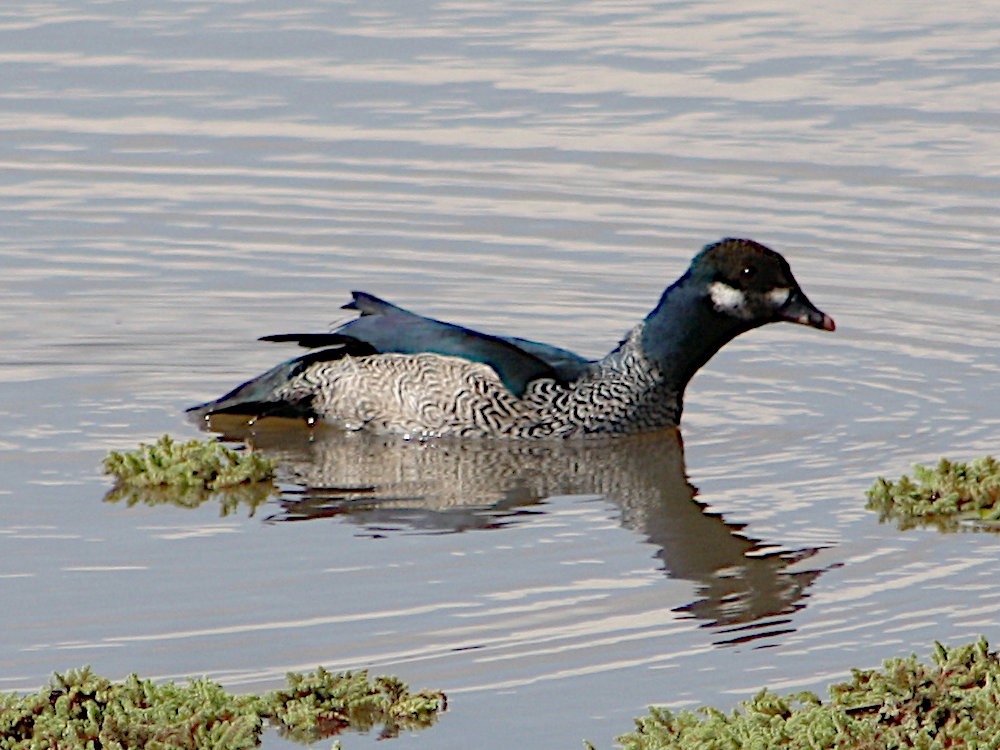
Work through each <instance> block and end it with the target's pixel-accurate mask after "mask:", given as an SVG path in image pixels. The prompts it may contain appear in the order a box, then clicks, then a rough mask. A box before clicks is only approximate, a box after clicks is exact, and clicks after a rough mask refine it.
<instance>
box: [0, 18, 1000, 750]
mask: <svg viewBox="0 0 1000 750" xmlns="http://www.w3.org/2000/svg"><path fill="white" fill-rule="evenodd" d="M993 10H994V9H993V8H992V6H991V4H989V3H978V4H977V3H972V4H966V5H964V6H963V7H962V8H954V7H948V8H946V7H944V6H941V5H940V4H931V3H911V4H908V5H907V6H906V8H905V9H904V8H902V7H899V8H896V7H893V6H885V7H875V6H871V5H870V4H869V5H860V4H853V5H844V4H843V3H829V4H823V3H820V4H819V5H816V4H813V5H811V6H810V7H809V8H808V10H805V9H802V10H799V9H795V8H790V7H786V6H785V5H782V4H773V3H769V2H763V1H758V2H752V3H745V4H742V5H741V6H740V7H738V8H737V7H733V6H732V4H731V3H730V4H726V5H723V4H721V3H698V4H686V3H671V4H609V3H565V4H559V5H555V4H541V5H539V4H529V5H518V4H513V3H512V4H505V5H504V4H501V5H497V4H496V3H490V4H477V3H445V4H437V5H434V4H428V3H413V2H409V3H391V2H384V3H376V4H372V3H367V4H364V5H357V6H355V5H353V4H322V5H315V6H313V5H307V4H297V5H296V4H292V5H286V6H284V7H283V8H281V9H280V10H277V9H274V8H273V7H271V6H270V5H267V4H263V3H256V2H232V3H225V4H209V5H172V6H170V7H169V8H165V7H164V6H163V5H162V4H159V3H157V4H154V3H142V2H140V3H127V4H126V3H101V4H92V3H89V4H85V3H78V4H72V3H58V2H57V3H46V4H21V5H19V6H18V7H17V8H14V7H11V8H10V9H7V10H5V11H4V12H3V13H2V14H0V62H2V64H3V66H4V71H5V75H4V77H3V83H2V84H0V96H2V101H3V106H2V107H0V132H2V136H3V137H2V138H0V217H2V221H3V226H4V232H3V235H2V237H0V257H2V260H3V272H2V274H0V330H2V331H3V332H4V349H3V353H2V354H0V383H2V386H0V420H2V424H3V425H4V427H3V430H2V432H0V502H2V503H3V510H4V512H3V516H2V521H0V549H2V550H3V551H2V553H0V591H2V596H3V598H4V600H5V601H7V602H8V603H12V604H9V605H8V606H7V607H5V608H4V613H3V614H2V615H0V654H2V656H0V688H3V689H8V690H9V689H21V690H28V689H34V688H36V687H37V686H39V685H40V684H42V683H44V682H45V680H46V679H47V677H48V675H49V674H50V673H51V672H52V671H53V670H64V669H67V668H69V667H72V666H75V665H79V664H85V663H89V664H92V665H93V666H94V667H95V669H97V670H98V671H99V672H102V673H105V674H108V675H110V676H123V675H125V674H127V673H128V672H131V671H136V672H138V673H140V674H142V675H144V676H153V677H162V678H183V677H186V676H188V675H203V674H205V675H209V676H211V677H213V678H216V679H219V680H221V681H223V682H224V683H225V684H227V685H228V686H230V687H232V688H233V689H237V690H266V689H269V688H272V687H274V686H275V685H277V684H279V683H280V681H281V678H282V676H283V673H284V672H285V671H286V670H289V669H300V670H304V669H311V668H313V667H315V666H316V665H318V664H324V665H326V666H327V667H330V668H334V669H337V668H353V667H369V668H371V669H372V670H374V671H376V672H393V673H396V674H398V675H399V676H400V677H401V678H403V679H404V680H406V681H407V682H409V683H410V684H411V685H414V686H415V687H425V686H426V687H434V688H440V689H443V690H445V691H446V692H447V693H448V695H449V697H450V708H449V711H448V713H446V714H445V715H444V716H443V717H442V720H441V722H440V723H439V724H438V725H437V726H435V727H434V728H432V729H429V730H426V731H423V732H419V733H416V734H413V735H407V736H404V737H402V738H400V739H398V740H394V741H393V742H394V746H398V747H414V748H418V747H434V748H443V747H464V746H467V745H468V743H469V741H470V740H472V741H475V742H476V744H477V745H479V746H481V747H485V748H492V747H497V748H499V747H509V746H510V745H512V744H518V743H520V744H521V745H524V746H527V747H542V746H544V747H554V746H560V747H577V746H579V744H578V743H579V742H580V740H581V739H582V738H587V739H589V740H591V741H593V742H595V743H596V744H598V745H599V746H602V747H608V746H610V745H611V741H612V738H613V737H614V736H615V735H616V734H618V733H621V732H623V731H627V730H628V729H629V728H630V727H631V719H632V717H633V716H636V715H639V714H640V713H642V712H643V711H644V708H645V706H646V705H647V704H648V703H654V702H655V703H665V704H667V705H670V706H672V707H683V706H694V705H699V704H702V703H711V704H714V705H717V706H720V707H728V706H732V705H735V703H736V702H737V701H739V700H740V699H742V698H744V697H747V696H749V695H750V694H751V693H752V692H754V691H755V690H756V689H758V688H759V687H761V686H763V685H770V686H772V687H775V688H778V689H782V690H791V689H800V688H809V689H814V690H822V689H823V688H824V686H825V685H826V684H827V683H829V682H831V681H834V680H839V679H842V678H844V677H845V676H846V674H847V671H848V669H849V668H850V667H851V666H869V665H875V664H877V663H878V662H879V661H880V660H881V659H882V658H884V657H887V656H896V655H905V654H908V653H910V652H912V651H917V652H918V653H921V654H926V653H928V650H929V648H930V646H931V643H932V642H933V641H934V640H940V641H943V642H947V643H958V642H962V641H966V640H970V639H972V638H975V637H977V636H978V635H980V634H983V635H986V636H987V637H988V638H990V639H991V640H992V641H994V642H997V641H1000V622H998V616H997V612H998V611H1000V607H998V601H997V599H998V593H997V590H996V587H995V585H994V582H995V580H996V575H997V563H996V549H997V546H996V545H997V544H998V538H997V537H996V536H995V535H993V534H984V533H965V534H954V535H943V534H940V533H938V532H936V531H933V530H916V531H908V532H905V533H902V532H900V531H898V530H897V529H896V528H895V527H894V526H892V525H888V524H887V525H880V524H879V523H878V520H877V518H875V517H874V514H872V513H871V512H869V511H866V510H864V491H865V489H866V488H867V487H868V486H869V485H870V484H871V482H872V481H873V480H874V478H875V477H876V476H878V475H887V476H898V475H899V474H900V473H902V472H905V471H907V470H908V469H909V467H910V465H911V464H912V463H914V462H928V461H934V460H936V458H937V457H938V456H940V455H948V456H951V457H952V458H955V459H967V458H971V457H974V456H977V455H982V454H985V453H991V452H992V453H994V454H995V453H996V452H997V444H998V440H997V436H998V432H1000V386H998V383H1000V360H998V357H997V348H998V344H1000V334H998V332H997V325H996V321H997V319H998V316H1000V303H998V301H997V300H998V298H997V293H996V290H997V288H998V282H1000V251H997V250H996V248H995V245H994V241H995V239H994V238H995V236H996V235H997V230H998V228H1000V226H998V225H1000V222H998V219H997V211H996V196H997V195H998V194H1000V142H998V140H997V137H996V133H997V126H998V125H1000V113H998V111H997V108H996V101H997V97H996V95H995V94H996V91H997V90H998V89H997V85H998V78H1000V74H998V72H997V71H998V70H1000V59H998V54H1000V53H998V50H1000V26H997V24H996V23H995V19H994V15H995V14H994V12H993ZM727 234H735V235H739V236H750V237H753V238H755V239H757V240H759V241H762V242H765V243H767V244H769V245H772V246H773V247H775V248H776V249H778V250H780V251H782V252H783V253H784V254H785V255H786V256H787V257H788V258H789V260H790V262H791V264H792V267H793V269H794V271H795V273H796V276H797V277H798V279H799V281H800V282H801V284H802V286H803V288H804V289H805V291H806V293H807V294H808V295H809V296H810V298H811V299H812V300H813V301H814V302H815V303H816V304H817V305H818V306H819V307H820V308H821V309H823V310H824V311H826V312H828V313H829V314H831V315H832V316H833V317H834V318H835V319H836V321H837V324H838V330H837V332H836V333H834V334H824V333H822V332H818V331H814V330H809V329H805V328H800V327H794V326H772V327H769V328H767V329H763V330H760V331H755V332H753V333H751V334H748V335H747V336H745V337H742V338H741V339H740V340H738V341H736V342H734V343H733V344H731V345H730V346H729V347H727V348H726V349H725V350H724V351H723V352H722V353H720V355H719V356H717V357H716V358H715V359H713V361H712V362H711V363H710V364H709V366H708V367H707V368H706V369H705V370H704V371H703V372H702V373H700V374H699V375H698V376H697V377H696V378H695V380H694V381H693V383H692V385H691V388H690V390H689V392H688V399H687V410H686V413H685V418H684V424H683V426H682V429H683V450H681V447H680V445H679V444H678V442H677V441H676V439H674V438H673V437H670V436H668V437H666V438H661V439H655V440H654V439H646V440H642V441H638V442H637V443H633V442H630V441H626V442H624V443H621V444H616V445H614V446H611V447H604V448H599V447H594V446H587V447H579V446H561V447H547V448H541V447H533V448H525V447H516V446H515V447H508V448H505V449H502V450H500V449H498V450H484V449H483V448H482V447H481V446H480V447H475V446H471V447H470V446H460V447H456V446H419V445H398V444H393V443H392V442H391V441H390V443H389V444H386V442H385V441H378V440H375V441H370V440H365V439H360V440H351V441H344V440H338V439H337V436H331V435H329V434H327V433H326V432H325V431H324V432H321V434H320V435H319V436H318V439H317V440H315V441H314V442H312V443H310V442H307V441H305V440H304V439H303V434H302V433H301V431H285V432H278V433H273V434H271V433H269V434H267V435H263V436H258V437H257V441H258V442H259V443H260V444H261V445H262V447H263V448H264V449H266V450H270V451H273V452H274V454H275V455H278V456H280V457H281V458H282V478H283V487H284V488H285V490H286V492H285V494H284V495H283V496H282V497H281V498H278V499H272V500H269V501H267V502H265V503H263V504H262V505H258V506H256V507H255V508H252V509H251V506H250V505H247V504H244V505H242V506H240V507H237V508H235V509H231V511H230V512H229V513H228V514H226V515H223V514H222V510H221V509H220V506H219V504H218V503H216V502H214V501H213V502H208V503H205V504H203V505H201V506H199V507H197V508H195V509H181V508H176V507H172V506H168V505H156V506H149V505H145V504H141V503H140V504H134V505H131V506H130V505H129V504H128V503H126V502H124V501H120V502H104V501H103V498H104V495H105V493H106V491H107V490H108V489H109V484H108V482H107V481H106V480H105V479H104V478H103V477H102V476H101V475H100V469H99V464H100V459H101V458H102V457H103V455H104V454H105V453H106V451H107V450H109V449H113V448H114V449H122V448H131V447H134V446H135V445H136V444H137V443H138V442H139V441H141V440H146V441H148V440H151V439H154V438H155V437H156V436H158V435H160V434H162V433H164V432H169V433H171V434H173V435H175V436H177V437H186V436H190V435H194V434H195V431H194V428H193V427H192V426H190V425H188V424H187V423H185V422H184V421H183V419H182V416H181V412H182V410H183V408H184V407H186V406H189V405H191V404H194V403H197V402H199V401H202V400H205V399H207V398H210V397H214V396H217V395H219V394H220V393H222V392H223V391H224V390H226V389H228V388H230V387H231V386H233V385H235V384H236V383H238V382H240V381H241V380H242V379H245V378H246V377H249V376H251V375H254V374H256V373H257V372H260V371H261V370H263V369H265V368H266V367H269V366H270V365H272V364H274V363H275V362H277V361H278V360H279V359H281V358H282V357H286V356H290V355H291V353H292V349H291V348H289V347H285V346H281V345H274V344H263V343H258V342H256V341H255V339H256V338H257V337H258V336H261V335H264V334H268V333H279V332H285V331H297V330H322V329H323V328H324V327H326V326H327V325H328V324H329V323H331V322H333V321H336V320H339V319H341V318H342V316H343V312H342V311H340V310H339V306H340V305H341V304H342V303H343V302H345V301H346V300H347V299H348V295H349V292H350V290H352V289H357V288H360V289H366V290H369V291H371V292H373V293H376V294H380V295H382V296H385V297H387V298H389V299H391V300H393V301H394V302H397V303H398V304H401V305H404V306H406V307H409V308H411V309H414V310H417V311H419V312H421V313H425V314H429V315H433V316H435V317H440V318H444V319H447V320H453V321H456V322H461V323H466V324H470V325H475V326H477V327H480V328H483V329H486V330H491V331H495V332H498V333H504V334H509V335H520V336H526V337H530V338H533V339H538V340H542V341H549V342H552V343H555V344H559V345H562V346H566V347H568V348H571V349H574V350H576V351H579V352H580V353H582V354H586V355H588V356H598V355H600V354H603V353H604V352H605V351H607V350H608V349H609V348H610V347H611V346H613V345H614V343H615V342H616V341H617V339H618V337H620V336H621V334H622V333H623V332H624V330H626V329H627V328H628V327H629V326H631V325H632V324H634V323H635V322H636V321H637V320H638V319H639V318H640V317H641V316H643V315H644V314H645V313H646V312H647V311H648V309H649V308H650V307H651V306H652V305H653V304H654V303H655V301H656V298H657V297H658V295H659V294H660V292H661V291H662V289H663V287H664V286H665V285H666V284H667V283H669V282H670V281H672V280H673V279H674V278H676V276H677V275H679V274H680V273H681V272H682V271H683V269H684V267H685V266H686V263H687V261H688V260H689V259H690V256H691V255H692V254H693V253H694V251H695V250H697V249H698V248H699V247H700V246H701V245H703V244H705V243H707V242H710V241H713V240H715V239H718V238H719V237H721V236H724V235H727ZM685 477H686V480H685ZM688 482H690V485H693V487H694V488H696V489H697V494H696V496H695V500H694V501H692V499H691V492H692V489H691V487H689V485H688ZM371 742H372V740H370V739H368V738H364V737H357V736H349V737H347V738H346V739H345V745H346V746H349V747H362V746H367V745H369V744H370V743H371ZM323 744H324V745H325V744H326V743H323ZM282 745H283V742H282V741H281V740H280V739H278V738H276V737H273V736H269V738H268V742H267V746H271V747H279V746H282Z"/></svg>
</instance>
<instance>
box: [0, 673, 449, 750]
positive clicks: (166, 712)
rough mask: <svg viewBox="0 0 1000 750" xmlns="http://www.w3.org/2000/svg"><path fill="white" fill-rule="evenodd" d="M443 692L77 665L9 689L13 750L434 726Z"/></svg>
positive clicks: (1, 711)
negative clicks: (184, 677)
mask: <svg viewBox="0 0 1000 750" xmlns="http://www.w3.org/2000/svg"><path fill="white" fill-rule="evenodd" d="M445 706H446V699H445V696H444V693H441V692H439V691H433V690H424V691H421V692H418V693H411V692H410V691H409V688H407V686H406V685H405V684H403V683H402V682H400V681H399V680H397V679H396V678H395V677H375V678H370V677H369V676H368V673H367V672H365V671H357V672H342V673H338V674H333V673H330V672H328V671H326V670H325V669H322V668H320V669H318V670H316V671H314V672H310V673H308V674H297V673H292V674H289V675H288V677H287V684H286V686H285V687H284V688H282V689H280V690H275V691H272V692H270V693H267V694H265V695H263V696H257V695H233V694H231V693H229V692H227V691H226V690H225V689H224V688H223V687H222V686H221V685H219V684H218V683H215V682H212V681H211V680H206V679H198V680H191V681H190V682H189V683H188V684H186V685H178V684H176V683H173V682H166V683H155V682H153V681H151V680H146V679H141V678H139V677H138V676H136V675H134V674H133V675H130V676H129V677H127V678H125V679H124V680H122V681H121V682H112V681H111V680H108V679H106V678H104V677H100V676H98V675H96V674H94V673H93V672H91V671H90V669H89V668H83V669H77V670H72V671H69V672H66V673H65V674H61V675H60V674H57V675H55V676H54V677H53V678H52V681H51V683H50V685H49V686H48V687H46V688H44V689H42V690H40V691H39V692H37V693H32V694H28V695H22V694H17V693H9V694H6V695H0V748H3V749H4V750H43V749H44V748H59V750H98V749H101V750H135V749H137V748H142V749H143V750H206V749H207V748H212V749H213V750H240V748H252V747H256V746H258V745H259V744H260V741H261V735H262V733H263V731H264V728H265V727H266V726H268V725H270V726H273V727H276V728H277V729H278V730H279V731H280V732H281V733H282V734H283V735H285V736H287V737H288V738H290V739H292V740H294V741H296V742H302V743H313V742H316V741H318V740H321V739H323V738H326V737H332V736H334V735H337V734H339V733H341V732H343V731H345V730H348V729H352V730H356V731H369V730H371V729H373V728H374V727H379V736H380V737H382V738H388V737H394V736H396V735H397V734H398V733H399V732H400V731H403V730H411V729H419V728H422V727H427V726H430V725H431V724H433V723H434V722H435V721H436V720H437V716H438V714H439V712H441V711H443V710H444V709H445Z"/></svg>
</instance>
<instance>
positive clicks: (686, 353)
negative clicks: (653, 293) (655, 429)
mask: <svg viewBox="0 0 1000 750" xmlns="http://www.w3.org/2000/svg"><path fill="white" fill-rule="evenodd" d="M704 286H705V285H704V284H698V283H695V282H694V281H693V280H692V279H691V277H690V276H689V275H685V276H683V277H681V278H680V279H679V280H678V281H677V282H676V283H675V284H673V286H671V287H669V288H668V289H667V290H666V291H665V292H664V293H663V296H662V297H660V301H659V303H658V304H657V305H656V307H655V308H654V309H653V311H652V312H651V313H649V315H647V316H646V319H645V320H644V321H643V322H642V323H641V324H640V326H639V327H640V329H641V331H640V332H639V336H638V342H637V343H638V344H639V346H641V347H642V351H643V354H644V356H645V357H646V358H647V359H648V360H650V361H651V362H653V363H655V365H656V366H657V368H658V369H659V370H660V372H661V376H662V377H663V380H664V382H665V384H666V385H667V386H668V387H669V388H671V389H673V390H675V391H677V392H678V393H679V394H683V392H684V388H685V387H686V386H687V384H688V381H689V380H691V378H692V377H693V376H694V374H695V373H696V372H697V371H698V370H699V369H700V368H701V367H702V366H703V365H704V364H705V363H706V362H708V360H709V359H711V358H712V356H714V355H715V353H716V352H717V351H719V349H721V348H722V347H723V346H724V345H725V344H726V343H727V342H729V341H731V340H732V339H733V338H735V337H736V336H738V335H739V334H741V333H743V332H744V331H747V330H749V329H750V328H751V327H752V326H748V325H747V324H746V323H745V322H743V321H739V320H736V319H734V318H733V317H731V316H728V315H724V314H721V313H719V312H717V311H716V310H715V309H714V308H713V306H712V303H711V302H710V300H708V299H707V298H706V295H705V291H704Z"/></svg>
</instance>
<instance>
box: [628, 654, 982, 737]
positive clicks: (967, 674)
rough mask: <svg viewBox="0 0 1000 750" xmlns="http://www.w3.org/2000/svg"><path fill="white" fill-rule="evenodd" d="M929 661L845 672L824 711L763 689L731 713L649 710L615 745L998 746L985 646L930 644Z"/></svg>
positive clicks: (806, 700) (806, 696) (806, 698)
mask: <svg viewBox="0 0 1000 750" xmlns="http://www.w3.org/2000/svg"><path fill="white" fill-rule="evenodd" d="M931 658H932V663H931V664H924V663H922V662H920V661H918V659H917V657H916V656H910V657H908V658H905V659H888V660H886V661H885V662H884V664H883V666H882V669H881V670H877V669H872V670H857V669H856V670H852V679H851V681H850V682H846V683H842V684H838V685H833V686H831V687H830V689H829V690H830V700H829V702H827V703H823V702H822V701H821V700H820V699H819V697H818V696H816V695H815V694H813V693H809V692H803V693H796V694H793V695H789V696H784V697H782V696H779V695H776V694H775V693H772V692H770V691H769V690H766V689H765V690H762V691H761V692H760V693H758V694H757V695H756V696H754V698H753V699H751V700H749V701H746V702H744V703H742V704H741V707H740V709H737V710H735V711H733V712H732V713H731V714H725V713H723V712H721V711H718V710H716V709H713V708H702V709H700V710H699V711H698V712H692V711H681V712H678V713H673V712H671V711H668V710H666V709H661V708H651V709H650V711H649V714H648V715H646V716H644V717H642V718H639V719H636V729H635V730H634V731H632V732H630V733H629V734H626V735H623V736H621V737H619V738H618V742H619V743H620V744H621V746H622V748H624V750H742V749H743V748H746V749H747V750H750V749H752V748H753V749H755V748H761V749H764V748H766V749H767V750H814V749H815V748H824V750H826V749H829V750H848V748H850V750H869V749H872V750H874V748H887V747H900V748H902V747H911V748H926V749H927V750H931V748H946V747H965V748H970V750H971V749H972V748H995V747H1000V661H998V659H997V655H996V654H995V653H990V651H989V645H988V644H987V642H986V641H985V640H983V639H981V640H980V641H979V642H978V643H973V644H969V645H966V646H960V647H956V648H947V647H945V646H942V645H941V644H936V648H935V650H934V653H933V654H932V655H931Z"/></svg>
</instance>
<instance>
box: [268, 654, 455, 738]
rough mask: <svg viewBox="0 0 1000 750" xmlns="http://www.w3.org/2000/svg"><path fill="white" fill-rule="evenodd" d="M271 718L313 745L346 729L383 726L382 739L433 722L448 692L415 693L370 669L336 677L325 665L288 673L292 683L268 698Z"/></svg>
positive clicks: (286, 731) (289, 733) (288, 731)
mask: <svg viewBox="0 0 1000 750" xmlns="http://www.w3.org/2000/svg"><path fill="white" fill-rule="evenodd" d="M267 702H268V707H269V716H271V717H273V718H274V719H275V720H276V721H277V722H278V723H279V724H280V725H281V727H282V733H283V734H285V735H287V736H288V737H290V738H291V739H294V740H295V741H297V742H303V743H313V742H316V741H317V740H319V739H322V738H323V737H328V736H330V735H332V734H336V733H338V732H340V731H341V730H342V729H344V728H345V727H352V728H354V729H358V730H361V731H367V730H369V729H371V728H372V727H373V726H375V725H376V724H381V725H382V729H381V731H380V732H379V737H380V738H383V739H384V738H388V737H395V736H396V735H397V734H399V732H400V730H401V729H413V728H417V727H426V726H430V725H431V724H433V723H434V722H435V721H436V720H437V714H438V712H439V711H441V710H443V709H444V708H445V705H446V699H445V696H444V693H441V692H439V691H422V692H419V693H414V694H411V693H409V692H408V690H407V687H406V685H405V684H403V683H402V682H400V681H399V680H398V679H396V678H395V677H376V678H375V680H374V681H371V680H369V678H368V673H367V672H366V671H360V672H345V673H343V674H340V675H334V674H331V673H329V672H327V671H326V670H325V669H323V668H322V667H321V668H320V669H318V670H316V671H315V672H312V673H310V674H308V675H297V674H290V675H288V687H287V688H286V689H285V690H276V691H274V692H273V693H269V694H268V697H267Z"/></svg>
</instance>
